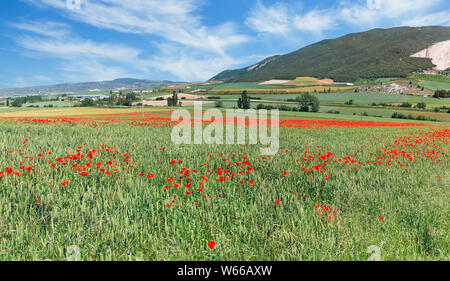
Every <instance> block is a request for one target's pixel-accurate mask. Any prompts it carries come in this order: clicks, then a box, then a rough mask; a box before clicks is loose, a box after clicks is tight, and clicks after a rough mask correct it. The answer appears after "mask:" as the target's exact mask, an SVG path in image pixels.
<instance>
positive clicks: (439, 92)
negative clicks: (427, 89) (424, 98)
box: [434, 90, 450, 98]
mask: <svg viewBox="0 0 450 281" xmlns="http://www.w3.org/2000/svg"><path fill="white" fill-rule="evenodd" d="M434 97H435V98H450V91H446V90H437V91H436V92H434Z"/></svg>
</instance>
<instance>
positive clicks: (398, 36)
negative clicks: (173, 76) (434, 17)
mask: <svg viewBox="0 0 450 281" xmlns="http://www.w3.org/2000/svg"><path fill="white" fill-rule="evenodd" d="M449 39H450V27H443V26H427V27H396V28H390V29H381V28H376V29H372V30H369V31H365V32H359V33H350V34H347V35H344V36H342V37H338V38H335V39H325V40H322V41H319V42H317V43H314V44H311V45H308V46H305V47H303V48H301V49H298V50H296V51H294V52H291V53H288V54H285V55H279V56H272V57H270V58H274V59H273V60H272V61H270V62H269V63H265V64H264V62H265V61H267V60H268V59H270V58H266V59H264V60H262V61H261V62H259V63H256V64H254V65H252V66H255V65H262V64H264V65H262V66H261V67H257V69H255V70H253V69H249V68H251V67H252V66H250V67H244V68H241V69H235V70H226V71H223V72H221V73H219V74H218V75H216V76H214V77H212V78H211V79H210V81H224V82H255V81H267V80H271V79H281V80H283V79H284V80H292V79H295V78H296V77H300V76H314V77H317V78H319V79H323V78H332V79H334V80H335V81H340V82H354V81H356V80H358V79H360V78H369V79H370V78H382V77H393V76H398V77H404V76H407V75H409V74H410V73H412V72H417V71H422V70H426V69H429V68H432V67H433V66H434V65H433V64H432V62H431V59H429V58H418V57H410V56H411V55H413V54H415V53H417V52H419V51H421V50H423V49H425V48H428V47H430V46H431V45H433V44H435V43H438V42H441V41H446V40H449Z"/></svg>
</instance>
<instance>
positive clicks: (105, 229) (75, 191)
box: [0, 109, 450, 260]
mask: <svg viewBox="0 0 450 281" xmlns="http://www.w3.org/2000/svg"><path fill="white" fill-rule="evenodd" d="M61 110H62V109H61ZM67 110H68V109H67ZM288 114H292V113H288ZM309 114H310V115H311V116H313V115H314V113H309ZM305 116H306V115H305ZM316 116H319V115H316ZM43 120H46V119H43ZM136 120H137V121H139V119H136ZM152 120H154V121H151V120H150V119H147V121H144V123H143V124H147V125H140V126H135V125H133V124H134V123H132V122H121V123H116V122H113V123H109V124H107V125H106V124H105V125H102V124H103V123H102V121H97V122H91V121H88V122H84V121H82V120H80V121H77V122H75V123H66V122H57V123H54V122H51V123H45V122H41V121H39V120H35V122H36V123H33V122H31V123H30V122H24V123H21V122H19V123H16V122H6V123H3V124H2V125H1V130H0V140H1V142H0V147H1V151H0V154H1V155H2V157H1V158H0V166H1V167H2V173H1V174H0V183H1V185H0V212H1V214H2V216H1V218H0V259H1V260H44V259H45V260H67V259H68V258H70V257H71V256H73V255H74V250H73V249H79V251H80V256H79V258H80V259H81V260H367V259H368V258H369V257H370V256H371V254H370V253H368V249H369V247H371V246H373V245H375V246H378V247H380V249H381V257H380V258H381V259H382V260H399V259H400V260H448V259H449V257H450V256H449V243H448V242H449V241H448V235H447V233H448V220H449V214H450V212H449V211H450V210H449V207H448V200H449V199H450V196H449V195H450V194H449V190H448V188H447V186H448V184H449V182H448V180H449V175H448V173H447V171H448V169H447V167H448V164H449V160H448V156H447V155H446V154H447V152H448V149H449V148H450V147H449V144H448V138H449V135H448V131H443V128H440V127H411V128H409V127H405V128H401V127H400V128H388V127H372V128H353V127H343V128H339V127H332V126H331V127H323V128H321V129H320V128H319V129H308V128H289V127H286V128H281V131H280V151H279V153H278V154H276V155H273V156H272V157H270V158H267V157H265V158H262V157H261V155H260V153H259V148H260V146H259V145H245V146H243V147H241V146H239V145H226V146H224V145H206V144H202V145H181V146H180V145H174V144H173V143H172V142H171V141H170V139H168V138H167V136H168V135H170V134H171V130H172V128H170V127H166V126H164V125H162V124H161V123H159V122H160V121H158V120H159V119H157V118H156V119H152ZM140 122H141V121H140ZM318 122H320V121H318ZM157 124H160V125H157ZM293 124H297V123H293ZM318 124H320V123H318ZM330 124H331V123H330ZM349 124H350V123H349ZM350 126H353V125H350ZM428 132H430V133H428ZM123 136H126V137H123ZM417 140H420V142H417ZM427 145H431V147H432V149H434V150H437V151H439V153H438V154H434V153H431V149H430V146H427ZM163 148H164V149H163ZM4 149H6V151H4ZM394 149H395V151H394ZM427 149H428V150H427ZM93 151H94V152H93ZM380 151H381V152H380ZM48 152H51V153H52V154H49V153H48ZM77 153H80V154H78V156H77V157H75V156H76V155H77ZM330 153H331V154H330ZM441 153H442V154H441ZM81 155H83V156H84V158H83V159H81V158H80V157H81ZM210 155H211V156H210ZM30 156H32V157H33V158H34V159H31V158H30ZM380 157H381V158H380ZM409 157H411V158H409ZM11 159H13V160H14V161H13V162H12V161H11ZM343 159H346V160H343ZM349 159H351V160H352V161H350V160H349ZM125 160H126V161H125ZM171 160H175V161H174V162H173V163H172V162H171ZM179 160H180V161H181V162H179ZM21 161H23V162H21ZM246 161H248V162H246ZM353 161H354V162H353ZM367 161H369V163H367ZM372 161H378V162H379V163H378V162H377V163H373V162H372ZM62 163H63V164H64V165H62ZM228 163H230V164H229V165H228ZM323 164H326V166H320V165H323ZM53 165H54V166H53ZM317 165H319V166H317ZM21 166H23V167H22V168H21ZM4 167H5V168H4ZM27 167H30V169H28V168H27ZM314 167H316V168H317V167H319V168H317V169H318V170H316V168H314ZM102 168H103V169H105V170H103V171H102V170H100V169H102ZM219 168H220V169H219ZM249 168H251V169H249ZM324 168H326V169H324ZM355 168H356V169H355ZM8 169H11V170H8ZM309 169H311V170H309ZM208 170H210V171H209V172H208ZM225 170H227V171H226V172H224V171H225ZM180 171H183V174H182V175H180ZM186 171H189V174H187V172H186ZM211 171H214V172H211ZM218 171H222V172H221V173H220V174H219V172H218ZM240 171H242V172H243V174H242V175H241V174H240ZM305 171H307V172H306V173H305ZM308 171H309V172H308ZM107 172H108V173H110V175H107V174H106V173H107ZM246 172H248V174H246ZM284 172H286V173H285V174H284ZM9 173H10V174H9ZM16 173H19V174H16ZM83 173H86V174H83ZM141 173H143V175H144V176H140V174H141ZM232 173H235V175H234V176H233V177H231V178H227V176H228V175H230V174H232ZM146 175H149V176H146ZM220 175H225V177H224V180H223V181H221V180H220ZM202 176H203V177H204V178H202ZM171 177H173V180H170V178H171ZM68 181H70V182H68ZM241 181H242V182H241ZM200 182H202V184H201V185H200ZM64 183H65V184H64ZM188 183H189V184H191V186H189V187H188V186H187V184H188ZM176 184H179V186H178V187H177V186H176ZM166 186H167V189H166ZM199 188H203V189H202V190H200V189H199ZM186 191H190V193H189V194H187V193H186ZM209 241H215V243H216V246H215V248H214V249H210V248H209V247H208V246H207V243H208V242H209ZM75 252H76V251H75Z"/></svg>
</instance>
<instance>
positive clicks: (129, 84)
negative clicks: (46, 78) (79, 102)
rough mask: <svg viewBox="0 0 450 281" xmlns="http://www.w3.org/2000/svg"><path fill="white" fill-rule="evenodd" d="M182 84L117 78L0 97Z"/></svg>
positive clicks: (13, 90)
mask: <svg viewBox="0 0 450 281" xmlns="http://www.w3.org/2000/svg"><path fill="white" fill-rule="evenodd" d="M178 84H182V83H181V82H173V81H165V80H158V81H154V80H141V79H131V78H119V79H115V80H112V81H101V82H84V83H73V84H58V85H51V86H36V87H27V88H11V89H0V95H33V94H64V93H75V92H83V91H92V90H100V91H105V90H106V91H108V90H114V89H123V88H125V89H149V88H150V89H151V88H156V87H160V86H170V85H178Z"/></svg>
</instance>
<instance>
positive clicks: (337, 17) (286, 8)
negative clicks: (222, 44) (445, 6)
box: [246, 0, 449, 37]
mask: <svg viewBox="0 0 450 281" xmlns="http://www.w3.org/2000/svg"><path fill="white" fill-rule="evenodd" d="M443 1H444V0H426V1H424V0H395V1H394V0H357V1H354V0H340V1H336V2H335V4H332V5H331V6H329V7H327V8H326V9H319V8H311V9H310V10H307V11H300V10H298V9H295V8H293V7H291V6H290V5H289V4H287V3H286V2H282V1H280V2H277V3H275V4H273V5H272V6H266V5H264V4H263V2H262V0H258V2H257V4H256V5H255V7H254V8H253V9H252V10H251V11H250V13H249V16H248V18H247V21H246V23H247V25H248V26H249V27H251V28H252V29H253V30H255V31H256V32H258V33H262V34H264V33H266V34H274V35H277V34H278V35H284V36H286V35H288V34H294V32H296V31H297V32H298V31H301V32H309V33H312V34H316V37H323V32H324V31H327V30H331V29H334V28H336V27H337V26H339V25H343V24H347V25H351V26H355V27H358V28H361V29H367V28H373V27H393V26H398V25H412V26H417V25H448V24H449V20H448V18H449V17H448V15H449V12H448V11H445V12H441V11H436V9H438V8H439V5H440V4H442V2H443Z"/></svg>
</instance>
